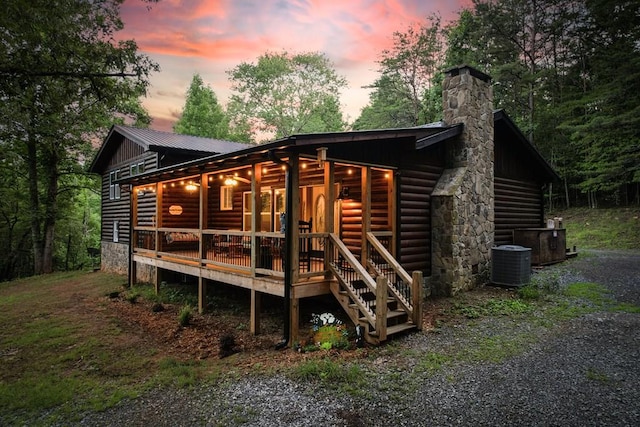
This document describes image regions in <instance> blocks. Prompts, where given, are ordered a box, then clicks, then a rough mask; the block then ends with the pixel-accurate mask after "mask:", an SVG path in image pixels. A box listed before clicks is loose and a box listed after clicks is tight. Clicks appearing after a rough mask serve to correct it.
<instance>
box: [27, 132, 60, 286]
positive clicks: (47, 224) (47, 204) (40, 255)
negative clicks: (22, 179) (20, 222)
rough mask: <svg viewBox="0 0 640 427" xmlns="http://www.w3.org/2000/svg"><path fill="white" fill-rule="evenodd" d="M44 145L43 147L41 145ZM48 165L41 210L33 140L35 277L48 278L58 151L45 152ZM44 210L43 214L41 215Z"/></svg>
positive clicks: (30, 148)
mask: <svg viewBox="0 0 640 427" xmlns="http://www.w3.org/2000/svg"><path fill="white" fill-rule="evenodd" d="M42 144H44V143H42ZM42 154H43V156H42V157H43V159H42V163H45V164H46V165H47V166H48V167H47V166H45V169H44V170H45V171H46V172H45V176H44V179H45V180H46V182H45V185H46V194H45V197H44V206H42V203H41V198H40V194H39V187H38V184H39V175H38V142H36V141H35V139H34V138H33V137H32V136H29V138H28V140H27V169H28V174H29V207H30V210H31V212H30V215H31V237H32V240H33V273H34V274H45V273H51V272H52V271H53V238H54V234H55V233H54V231H55V223H56V214H57V197H58V156H57V153H56V151H55V147H54V146H53V145H52V146H51V149H50V150H43V153H42ZM43 210H44V212H42V211H43Z"/></svg>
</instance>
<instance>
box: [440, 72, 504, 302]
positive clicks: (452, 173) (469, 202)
mask: <svg viewBox="0 0 640 427" xmlns="http://www.w3.org/2000/svg"><path fill="white" fill-rule="evenodd" d="M442 104H443V115H444V122H445V123H446V124H447V125H453V124H457V123H462V124H463V126H464V128H463V131H462V134H461V135H460V136H459V137H458V139H457V140H456V141H453V144H451V145H450V146H449V147H448V148H447V150H448V151H447V162H448V164H447V169H446V170H445V171H444V173H443V175H442V176H441V178H440V180H439V181H438V183H437V184H436V186H435V189H434V191H433V193H432V198H431V215H432V218H431V219H432V222H431V224H432V227H431V228H432V230H433V231H432V262H431V287H432V291H433V293H434V294H436V295H446V296H450V295H454V294H456V293H457V292H459V291H461V290H466V289H470V288H472V287H474V286H475V285H476V284H477V283H479V282H482V281H483V280H488V279H489V272H490V258H491V247H492V246H493V237H494V189H493V183H494V178H493V171H494V168H493V159H494V143H493V136H494V131H493V90H492V87H491V77H489V76H488V75H486V74H484V73H482V72H481V71H478V70H476V69H474V68H472V67H469V66H465V65H463V66H459V67H455V68H452V69H450V70H448V71H447V72H446V76H445V80H444V83H443V93H442Z"/></svg>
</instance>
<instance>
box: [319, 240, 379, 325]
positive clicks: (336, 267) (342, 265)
mask: <svg viewBox="0 0 640 427" xmlns="http://www.w3.org/2000/svg"><path fill="white" fill-rule="evenodd" d="M327 243H328V245H329V247H328V249H329V256H330V260H331V261H330V263H329V268H330V270H331V272H332V273H333V274H334V275H335V276H337V277H338V279H339V282H340V283H341V284H342V286H343V289H344V290H345V291H346V292H347V293H348V294H349V297H350V298H351V300H352V301H354V303H355V304H356V305H357V306H358V309H359V310H360V312H361V313H362V314H363V315H364V317H365V318H366V319H367V321H368V322H369V323H370V324H371V325H376V311H375V309H376V295H377V294H376V282H375V281H374V280H373V278H372V277H371V275H369V273H367V270H365V268H364V267H363V266H362V265H361V264H360V262H359V261H358V260H357V259H356V257H355V256H354V255H353V254H352V253H351V251H349V249H348V248H347V247H346V246H345V244H344V243H343V242H342V241H341V240H340V239H338V237H337V236H336V235H335V234H331V235H329V238H328V239H327Z"/></svg>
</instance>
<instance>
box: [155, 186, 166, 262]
mask: <svg viewBox="0 0 640 427" xmlns="http://www.w3.org/2000/svg"><path fill="white" fill-rule="evenodd" d="M163 194H164V184H161V183H158V184H157V185H156V220H155V221H154V226H155V228H156V229H155V231H154V233H155V247H154V249H155V251H156V256H158V251H159V250H160V233H159V232H158V228H160V227H162V197H163V196H162V195H163Z"/></svg>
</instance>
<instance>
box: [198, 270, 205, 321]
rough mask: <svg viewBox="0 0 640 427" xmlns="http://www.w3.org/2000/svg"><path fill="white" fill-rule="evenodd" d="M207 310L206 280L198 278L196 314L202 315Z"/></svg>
mask: <svg viewBox="0 0 640 427" xmlns="http://www.w3.org/2000/svg"><path fill="white" fill-rule="evenodd" d="M206 308H207V279H204V278H203V277H202V276H201V275H199V276H198V313H200V314H202V313H204V312H205V309H206Z"/></svg>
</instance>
